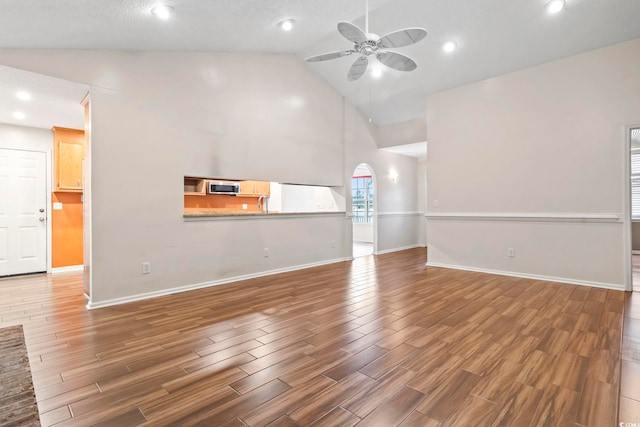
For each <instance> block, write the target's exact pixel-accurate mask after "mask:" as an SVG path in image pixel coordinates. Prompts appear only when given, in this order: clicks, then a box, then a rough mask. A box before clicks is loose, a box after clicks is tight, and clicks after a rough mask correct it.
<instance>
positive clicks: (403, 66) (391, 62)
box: [376, 51, 418, 71]
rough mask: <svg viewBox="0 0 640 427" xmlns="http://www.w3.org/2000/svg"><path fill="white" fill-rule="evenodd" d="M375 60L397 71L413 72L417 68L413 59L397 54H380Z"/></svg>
mask: <svg viewBox="0 0 640 427" xmlns="http://www.w3.org/2000/svg"><path fill="white" fill-rule="evenodd" d="M376 58H378V61H380V62H382V63H383V64H384V65H386V66H387V67H389V68H393V69H394V70H398V71H413V70H415V69H416V68H417V67H418V64H416V62H415V61H414V60H413V59H411V58H409V57H408V56H406V55H403V54H401V53H398V52H389V51H387V52H380V53H378V54H377V55H376Z"/></svg>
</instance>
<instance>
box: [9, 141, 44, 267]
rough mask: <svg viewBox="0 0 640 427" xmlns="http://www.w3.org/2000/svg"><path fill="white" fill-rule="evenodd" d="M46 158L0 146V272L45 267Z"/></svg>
mask: <svg viewBox="0 0 640 427" xmlns="http://www.w3.org/2000/svg"><path fill="white" fill-rule="evenodd" d="M46 158H47V157H46V153H43V152H37V151H23V150H10V149H3V148H2V149H0V276H7V275H14V274H26V273H36V272H40V271H46V270H47V212H46V208H47V180H46Z"/></svg>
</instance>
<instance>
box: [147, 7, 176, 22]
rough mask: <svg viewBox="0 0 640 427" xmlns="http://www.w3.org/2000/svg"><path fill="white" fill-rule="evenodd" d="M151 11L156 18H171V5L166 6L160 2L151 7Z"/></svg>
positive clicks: (164, 19)
mask: <svg viewBox="0 0 640 427" xmlns="http://www.w3.org/2000/svg"><path fill="white" fill-rule="evenodd" d="M151 13H152V14H153V16H155V17H156V18H158V19H162V20H163V21H166V20H167V19H169V18H171V14H172V13H173V7H171V6H167V5H165V4H161V5H159V6H156V7H154V8H152V9H151Z"/></svg>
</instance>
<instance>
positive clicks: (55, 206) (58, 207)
mask: <svg viewBox="0 0 640 427" xmlns="http://www.w3.org/2000/svg"><path fill="white" fill-rule="evenodd" d="M53 210H54V211H61V210H62V202H53Z"/></svg>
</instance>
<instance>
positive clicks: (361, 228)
mask: <svg viewBox="0 0 640 427" xmlns="http://www.w3.org/2000/svg"><path fill="white" fill-rule="evenodd" d="M353 241H354V242H367V243H373V223H364V224H362V223H354V224H353Z"/></svg>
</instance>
